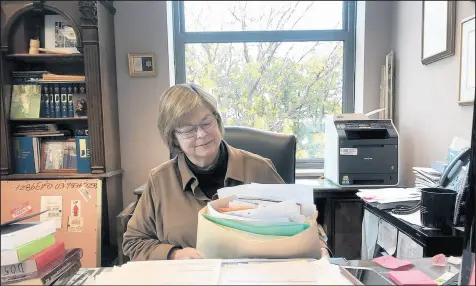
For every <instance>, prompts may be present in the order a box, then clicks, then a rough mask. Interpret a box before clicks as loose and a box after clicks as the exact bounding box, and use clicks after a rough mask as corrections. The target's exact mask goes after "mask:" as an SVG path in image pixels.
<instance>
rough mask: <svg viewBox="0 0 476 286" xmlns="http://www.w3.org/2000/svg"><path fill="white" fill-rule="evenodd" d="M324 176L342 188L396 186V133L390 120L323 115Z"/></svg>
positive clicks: (357, 116)
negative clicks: (324, 121)
mask: <svg viewBox="0 0 476 286" xmlns="http://www.w3.org/2000/svg"><path fill="white" fill-rule="evenodd" d="M325 128H326V129H325V146H324V149H325V151H324V177H325V178H326V179H329V180H331V181H332V182H333V183H335V184H337V185H339V186H342V187H368V186H385V187H386V186H396V185H398V181H399V174H398V166H399V151H398V141H399V137H398V132H397V130H396V128H395V126H394V125H393V122H392V120H390V119H370V118H369V117H368V116H367V115H365V114H360V113H349V114H337V115H327V117H326V125H325Z"/></svg>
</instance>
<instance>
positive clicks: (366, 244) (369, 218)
mask: <svg viewBox="0 0 476 286" xmlns="http://www.w3.org/2000/svg"><path fill="white" fill-rule="evenodd" d="M378 221H379V218H378V217H377V216H376V215H374V214H373V213H371V212H369V211H368V210H364V218H363V220H362V248H361V255H360V256H361V259H362V260H371V259H372V258H373V255H374V251H375V244H376V243H377V238H378Z"/></svg>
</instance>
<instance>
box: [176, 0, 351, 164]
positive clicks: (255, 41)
mask: <svg viewBox="0 0 476 286" xmlns="http://www.w3.org/2000/svg"><path fill="white" fill-rule="evenodd" d="M173 11H174V41H175V66H176V81H177V83H181V82H194V83H197V84H199V85H201V86H203V87H204V88H205V89H207V90H208V91H210V92H211V93H212V94H214V95H215V96H217V101H218V107H219V110H220V112H221V113H222V115H223V118H224V120H225V125H241V126H250V127H255V128H260V129H264V130H269V131H275V132H280V133H289V134H294V135H296V137H297V141H298V144H297V145H298V146H297V154H296V155H297V159H298V160H297V163H298V164H297V165H298V166H297V167H298V168H322V167H323V157H324V124H325V116H326V115H327V114H335V113H341V112H353V110H354V96H353V94H354V92H353V86H354V62H355V60H354V58H355V51H354V49H355V44H354V43H355V23H354V21H355V15H354V14H355V2H352V1H342V2H341V1H276V2H264V1H179V2H173Z"/></svg>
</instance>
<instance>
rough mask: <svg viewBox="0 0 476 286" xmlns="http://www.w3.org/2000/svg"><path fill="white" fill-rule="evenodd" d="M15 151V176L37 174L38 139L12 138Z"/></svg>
mask: <svg viewBox="0 0 476 286" xmlns="http://www.w3.org/2000/svg"><path fill="white" fill-rule="evenodd" d="M13 144H14V145H13V146H14V149H15V155H14V156H15V158H14V171H15V173H16V174H36V173H38V172H39V158H40V157H39V156H40V152H39V151H40V150H39V144H38V138H36V137H31V136H25V137H13Z"/></svg>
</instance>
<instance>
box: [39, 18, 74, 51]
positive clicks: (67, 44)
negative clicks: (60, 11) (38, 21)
mask: <svg viewBox="0 0 476 286" xmlns="http://www.w3.org/2000/svg"><path fill="white" fill-rule="evenodd" d="M76 45H77V41H76V34H75V33H74V30H73V28H72V27H71V25H70V24H69V23H68V21H67V20H66V19H65V18H64V17H63V16H61V15H45V48H46V49H49V50H56V51H62V52H69V53H72V54H77V53H79V51H78V49H77V48H76Z"/></svg>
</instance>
